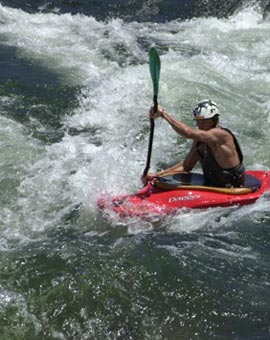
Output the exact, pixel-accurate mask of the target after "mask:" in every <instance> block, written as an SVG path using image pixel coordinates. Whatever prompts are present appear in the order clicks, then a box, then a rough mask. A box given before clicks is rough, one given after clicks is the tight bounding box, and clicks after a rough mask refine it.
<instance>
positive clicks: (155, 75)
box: [143, 47, 160, 177]
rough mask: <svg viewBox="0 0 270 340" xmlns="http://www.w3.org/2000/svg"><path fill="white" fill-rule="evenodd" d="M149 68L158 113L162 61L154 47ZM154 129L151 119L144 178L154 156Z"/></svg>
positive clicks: (151, 51)
mask: <svg viewBox="0 0 270 340" xmlns="http://www.w3.org/2000/svg"><path fill="white" fill-rule="evenodd" d="M149 66H150V74H151V78H152V82H153V90H154V96H153V101H154V112H157V108H158V100H157V98H158V84H159V75H160V59H159V55H158V53H157V51H156V49H155V48H154V47H152V48H151V49H150V52H149ZM154 128H155V122H154V119H153V118H150V136H149V143H148V154H147V161H146V166H145V169H144V171H143V177H144V176H146V175H147V173H148V170H149V168H150V161H151V154H152V145H153V138H154Z"/></svg>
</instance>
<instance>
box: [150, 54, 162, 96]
mask: <svg viewBox="0 0 270 340" xmlns="http://www.w3.org/2000/svg"><path fill="white" fill-rule="evenodd" d="M149 66H150V74H151V78H152V82H153V90H154V96H157V95H158V85H159V75H160V59H159V55H158V53H157V50H156V49H155V48H154V47H152V48H151V49H150V52H149Z"/></svg>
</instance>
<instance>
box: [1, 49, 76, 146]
mask: <svg viewBox="0 0 270 340" xmlns="http://www.w3.org/2000/svg"><path fill="white" fill-rule="evenodd" d="M79 91H80V88H79V86H72V85H65V84H63V81H62V80H61V79H60V76H59V75H57V74H54V73H52V72H50V70H48V69H47V68H46V67H44V66H43V65H40V64H38V63H36V62H33V61H31V60H24V59H22V58H21V57H18V55H17V50H16V48H14V47H10V46H3V45H2V46H0V97H1V106H2V112H1V114H4V115H6V116H7V117H9V118H12V119H14V120H16V121H18V122H20V123H21V124H23V125H24V126H26V127H27V128H28V129H29V130H30V133H31V134H32V136H33V137H34V138H38V139H40V140H42V141H43V142H45V143H54V142H58V141H59V140H61V138H62V137H63V135H64V131H63V130H61V120H62V117H63V116H64V115H66V114H68V113H69V112H71V110H72V109H73V108H74V107H76V106H77V105H78V102H77V94H78V92H79Z"/></svg>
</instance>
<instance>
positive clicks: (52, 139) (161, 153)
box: [0, 3, 270, 339]
mask: <svg viewBox="0 0 270 340" xmlns="http://www.w3.org/2000/svg"><path fill="white" fill-rule="evenodd" d="M269 36H270V21H268V20H267V19H265V18H263V15H262V13H261V12H260V11H259V10H258V8H257V7H256V6H247V7H244V8H241V9H240V10H239V11H236V12H235V13H234V14H233V15H231V16H229V17H227V18H217V17H214V16H210V17H197V18H191V19H188V20H177V19H176V20H170V21H167V22H159V23H156V22H150V21H145V22H139V21H132V20H131V21H125V20H123V19H122V18H117V17H114V18H110V19H107V20H98V19H96V18H95V17H93V16H91V15H85V14H79V13H78V14H73V15H72V14H69V13H65V14H62V13H58V11H57V10H55V11H54V12H50V13H43V12H42V11H40V12H36V13H27V12H26V11H24V10H22V9H18V8H11V7H8V6H4V5H2V4H1V3H0V44H1V50H0V54H1V61H0V65H1V78H2V80H1V84H0V145H1V155H0V174H1V178H0V190H1V198H0V202H1V205H0V251H1V259H0V273H1V274H0V316H1V318H0V319H1V321H0V324H1V327H0V328H1V330H2V334H3V339H77V338H79V337H80V338H82V339H120V338H121V339H251V338H252V339H255V338H256V339H267V338H269V336H270V335H269V317H270V308H269V306H270V300H269V296H270V294H269V289H270V288H269V287H270V269H269V258H270V250H269V241H270V239H269V230H270V201H269V200H268V199H267V198H266V197H264V198H262V199H260V200H259V201H258V202H256V203H255V204H253V205H252V206H247V207H242V208H240V209H238V208H236V207H233V208H229V209H227V208H226V209H224V208H220V209H217V208H215V209H209V210H207V211H196V212H193V211H191V212H190V211H189V212H180V213H179V214H177V215H176V216H173V217H168V218H163V219H162V220H153V221H141V220H139V219H130V220H128V219H126V220H121V219H119V217H117V216H115V215H113V214H111V215H110V216H109V218H108V216H104V215H103V214H102V213H100V212H99V211H98V209H97V205H96V202H97V199H98V198H99V197H100V196H101V195H104V194H108V195H118V194H121V193H131V192H133V191H136V190H137V189H138V188H139V187H141V182H140V176H141V174H142V171H143V169H144V165H145V161H146V154H147V145H148V135H149V119H148V111H149V107H150V105H151V103H152V83H151V78H150V74H149V65H148V51H149V49H150V47H152V46H155V47H156V48H157V49H158V51H159V53H160V57H161V76H160V89H159V102H160V104H161V105H162V106H164V107H165V108H166V109H167V110H168V111H169V112H172V113H173V114H174V115H175V116H176V117H177V118H179V119H182V120H184V121H185V122H187V123H188V124H194V122H193V119H192V115H191V112H192V109H193V106H194V104H195V103H196V102H197V101H198V100H200V99H203V98H208V97H211V98H212V99H213V100H214V101H215V102H217V103H218V104H219V106H220V110H221V112H222V116H221V123H222V125H224V126H226V127H228V128H230V129H232V131H234V133H235V134H236V136H237V138H238V140H239V141H240V143H241V145H242V149H243V153H244V155H245V165H246V167H247V168H248V169H269V168H270V153H269V146H270V136H269V125H270V100H269V95H270V59H269V50H270V39H269ZM189 146H190V141H187V140H184V139H183V138H181V137H179V136H177V135H176V134H175V133H174V132H173V131H172V130H171V129H170V127H169V126H168V125H166V124H165V123H164V122H162V121H157V123H156V128H155V136H154V145H153V156H152V161H151V165H152V170H155V169H157V168H159V167H161V166H164V165H165V166H166V165H168V164H170V163H171V162H177V161H179V160H181V159H183V157H184V156H185V153H186V152H187V151H188V149H189ZM224 283H226V284H225V285H224Z"/></svg>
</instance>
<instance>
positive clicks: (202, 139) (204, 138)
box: [142, 99, 245, 187]
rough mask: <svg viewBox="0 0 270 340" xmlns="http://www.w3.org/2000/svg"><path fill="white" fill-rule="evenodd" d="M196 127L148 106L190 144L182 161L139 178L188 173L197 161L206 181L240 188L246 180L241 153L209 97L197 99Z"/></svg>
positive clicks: (219, 185)
mask: <svg viewBox="0 0 270 340" xmlns="http://www.w3.org/2000/svg"><path fill="white" fill-rule="evenodd" d="M193 115H194V118H195V120H196V123H197V126H198V129H194V128H191V127H190V126H188V125H187V124H185V123H183V122H181V121H178V120H176V119H175V118H174V117H173V116H171V115H170V114H169V113H168V112H166V111H165V110H164V109H163V108H161V107H158V110H157V112H156V113H155V112H154V110H153V108H151V109H150V118H153V119H156V118H158V117H161V118H163V119H164V120H166V121H167V122H168V123H169V124H170V125H171V127H172V128H173V129H174V130H175V131H176V132H177V133H179V134H180V135H182V136H183V137H185V138H188V139H192V140H193V143H192V146H191V149H190V151H189V152H188V154H187V156H186V157H185V159H184V161H183V162H181V163H178V164H176V165H174V166H173V167H170V168H168V169H166V170H164V171H161V172H158V173H156V174H150V173H149V174H147V175H146V176H145V177H143V178H142V181H143V182H144V183H146V182H147V181H148V180H149V179H150V178H151V177H153V176H162V175H163V176H164V175H166V174H172V173H176V172H181V171H182V172H183V171H184V172H189V171H191V170H192V169H193V167H194V166H195V164H196V163H197V161H199V162H200V164H201V167H202V170H203V174H204V180H205V184H206V185H208V186H217V187H241V186H243V184H244V181H245V168H244V165H243V155H242V152H241V149H240V146H239V143H238V141H237V139H236V137H235V136H234V135H233V133H232V132H231V131H230V130H228V129H225V128H222V127H221V126H220V125H219V115H220V113H219V111H218V108H217V105H216V104H215V103H214V102H213V101H211V100H209V99H206V100H202V101H200V102H199V103H198V104H197V106H196V107H195V109H194V111H193Z"/></svg>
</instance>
